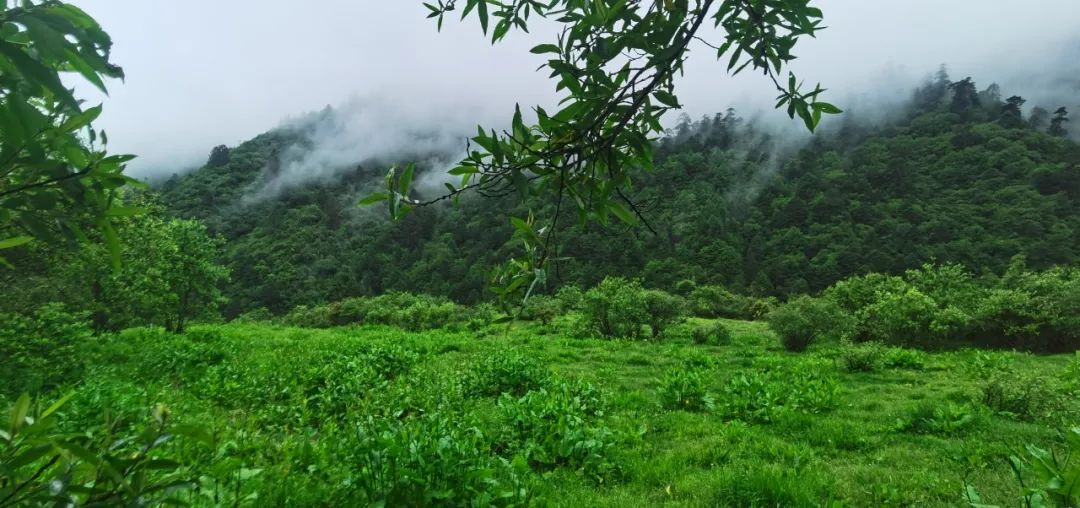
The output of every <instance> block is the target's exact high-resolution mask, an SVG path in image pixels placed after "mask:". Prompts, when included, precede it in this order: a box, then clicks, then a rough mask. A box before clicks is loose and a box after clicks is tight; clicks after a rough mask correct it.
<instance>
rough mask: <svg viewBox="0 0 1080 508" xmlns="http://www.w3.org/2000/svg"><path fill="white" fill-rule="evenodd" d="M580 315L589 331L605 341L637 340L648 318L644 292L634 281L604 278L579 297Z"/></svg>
mask: <svg viewBox="0 0 1080 508" xmlns="http://www.w3.org/2000/svg"><path fill="white" fill-rule="evenodd" d="M582 305H583V308H582V315H583V317H584V318H585V321H586V323H588V325H589V327H590V328H591V331H593V332H594V333H596V334H599V335H600V336H601V337H606V338H628V339H636V338H639V337H640V336H641V329H642V326H643V325H644V324H645V316H646V315H647V312H646V308H645V291H644V290H643V289H642V288H641V284H640V283H639V282H637V281H630V280H626V279H623V278H621V277H605V278H604V280H603V281H601V282H600V284H597V285H596V287H594V288H592V289H590V290H588V291H586V292H585V295H584V297H583V298H582Z"/></svg>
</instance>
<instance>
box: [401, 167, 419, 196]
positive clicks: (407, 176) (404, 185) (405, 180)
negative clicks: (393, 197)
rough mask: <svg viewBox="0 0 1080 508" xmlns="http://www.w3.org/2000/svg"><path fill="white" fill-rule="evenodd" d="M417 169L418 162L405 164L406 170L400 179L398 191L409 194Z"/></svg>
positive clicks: (403, 194)
mask: <svg viewBox="0 0 1080 508" xmlns="http://www.w3.org/2000/svg"><path fill="white" fill-rule="evenodd" d="M415 171H416V164H412V163H409V165H408V166H405V172H404V173H402V174H401V178H400V179H398V192H399V193H400V194H401V195H402V196H408V195H409V187H410V186H411V185H412V180H413V173H414V172H415Z"/></svg>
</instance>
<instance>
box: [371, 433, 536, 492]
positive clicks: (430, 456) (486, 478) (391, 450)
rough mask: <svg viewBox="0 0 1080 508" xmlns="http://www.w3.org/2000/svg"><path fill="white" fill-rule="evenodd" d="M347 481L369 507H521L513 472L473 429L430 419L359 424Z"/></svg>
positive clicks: (521, 489) (523, 490) (519, 490)
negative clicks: (505, 505)
mask: <svg viewBox="0 0 1080 508" xmlns="http://www.w3.org/2000/svg"><path fill="white" fill-rule="evenodd" d="M357 435H358V437H357V439H356V442H355V443H354V444H353V446H352V448H353V449H354V450H355V451H353V452H351V453H350V456H352V457H354V458H355V460H357V461H358V462H357V463H356V467H355V468H354V473H353V474H352V475H350V477H351V478H352V482H351V483H352V484H353V485H354V486H355V488H358V489H359V490H360V491H361V492H363V493H364V496H365V497H366V498H367V500H368V501H369V505H370V506H431V505H449V506H457V505H461V506H465V505H474V504H477V505H484V506H487V505H492V504H517V503H521V504H525V502H526V501H527V499H528V493H527V492H526V491H525V488H524V485H522V484H521V482H520V480H519V479H518V477H517V473H516V471H515V470H514V468H513V467H512V466H511V465H510V464H509V463H507V462H505V461H501V460H498V458H496V457H494V456H492V455H491V454H489V453H488V452H486V450H488V449H489V448H490V446H491V445H490V443H488V442H486V440H485V439H484V436H483V435H482V434H481V433H479V432H476V430H475V424H473V423H470V422H462V421H461V419H460V418H459V417H449V416H445V415H442V414H438V413H436V414H430V415H425V416H423V417H420V418H416V419H411V420H406V421H398V420H391V419H388V420H375V419H369V420H367V421H366V422H365V423H363V424H361V425H360V427H359V429H358V432H357Z"/></svg>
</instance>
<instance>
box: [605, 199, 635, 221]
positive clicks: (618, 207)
mask: <svg viewBox="0 0 1080 508" xmlns="http://www.w3.org/2000/svg"><path fill="white" fill-rule="evenodd" d="M607 208H608V210H610V211H611V213H613V214H615V216H616V217H618V218H619V220H621V221H623V222H625V223H627V224H631V225H633V224H637V216H636V215H634V213H633V212H631V211H630V210H629V209H628V208H626V206H624V205H623V204H622V203H620V202H618V201H609V202H608V206H607Z"/></svg>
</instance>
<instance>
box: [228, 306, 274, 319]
mask: <svg viewBox="0 0 1080 508" xmlns="http://www.w3.org/2000/svg"><path fill="white" fill-rule="evenodd" d="M273 320H274V314H273V313H271V312H270V311H269V310H268V309H267V308H266V307H259V308H256V309H252V310H249V311H247V312H245V313H243V314H240V315H239V316H236V317H235V318H233V321H236V322H238V323H266V322H270V321H273Z"/></svg>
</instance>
